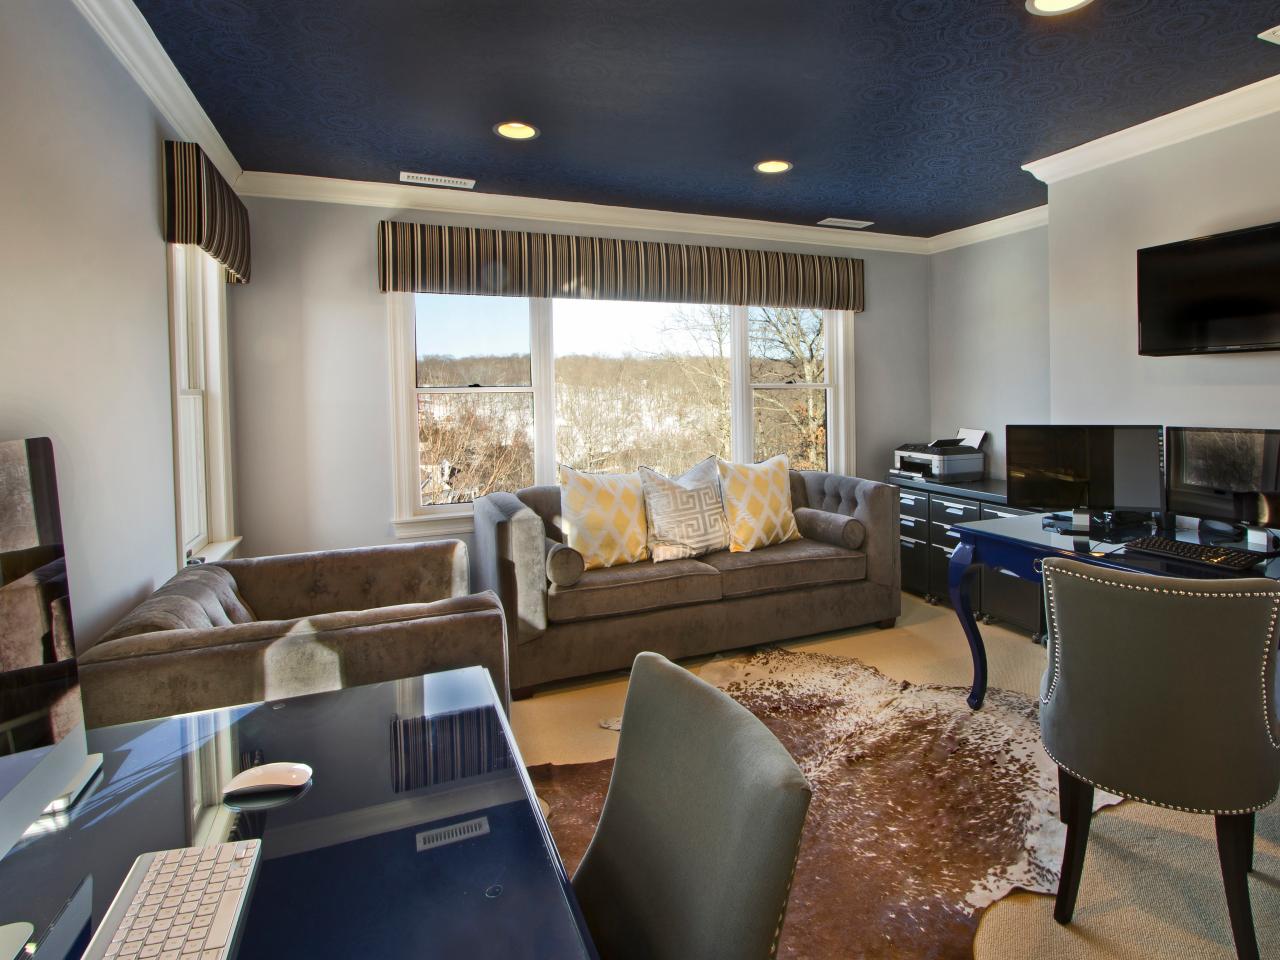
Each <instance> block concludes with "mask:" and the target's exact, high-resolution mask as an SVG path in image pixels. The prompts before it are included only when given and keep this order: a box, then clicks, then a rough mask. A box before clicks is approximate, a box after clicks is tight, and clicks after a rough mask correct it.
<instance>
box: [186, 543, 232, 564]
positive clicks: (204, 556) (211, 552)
mask: <svg viewBox="0 0 1280 960" xmlns="http://www.w3.org/2000/svg"><path fill="white" fill-rule="evenodd" d="M243 539H244V538H243V537H232V538H231V539H230V540H219V541H217V542H216V543H206V544H205V545H204V546H203V547H201V548H200V549H199V550H195V551H192V553H191V558H192V559H193V560H194V559H196V558H197V557H198V558H199V559H200V560H201V562H203V563H217V562H218V561H219V560H230V559H231V558H233V557H234V556H235V555H236V550H237V548H239V546H240V541H241V540H243Z"/></svg>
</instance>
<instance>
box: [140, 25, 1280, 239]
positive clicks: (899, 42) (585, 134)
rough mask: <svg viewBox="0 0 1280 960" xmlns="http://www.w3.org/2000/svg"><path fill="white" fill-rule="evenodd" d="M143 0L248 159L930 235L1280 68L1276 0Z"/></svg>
mask: <svg viewBox="0 0 1280 960" xmlns="http://www.w3.org/2000/svg"><path fill="white" fill-rule="evenodd" d="M137 4H138V7H139V9H140V10H141V11H142V13H143V14H144V15H145V16H146V18H147V20H148V21H149V22H150V24H151V26H152V28H153V29H154V30H155V32H156V34H157V36H158V37H159V38H160V41H161V43H162V44H163V45H164V47H165V49H166V50H167V51H168V53H169V55H170V57H171V58H172V59H173V62H174V63H175V64H176V65H177V67H178V69H179V70H180V71H181V72H182V75H183V76H184V77H185V78H186V80H187V83H188V84H190V86H191V89H192V90H193V91H194V92H195V94H196V96H197V97H198V98H199V100H200V103H201V104H202V105H203V106H204V108H205V110H206V111H207V112H208V114H209V116H210V117H211V118H212V120H213V122H214V123H215V125H216V126H217V127H218V130H219V131H220V132H221V133H222V135H223V137H224V138H225V139H226V141H227V144H228V145H229V146H230V147H231V150H232V151H233V152H234V153H235V155H236V158H237V159H238V160H239V161H240V163H241V165H242V166H243V167H244V168H245V169H246V170H266V171H278V172H284V173H299V174H311V175H315V176H323V177H343V178H350V179H355V180H377V181H395V180H397V179H398V174H399V171H400V170H416V171H422V172H427V173H441V174H448V175H453V176H462V177H473V178H475V179H476V180H477V181H478V182H477V186H476V189H477V190H480V191H487V192H491V193H501V194H515V195H519V196H530V197H549V198H553V199H559V200H583V201H589V202H593V203H606V204H618V205H624V206H632V207H647V208H652V209H658V210H674V211H681V212H687V213H705V214H718V215H722V216H732V217H749V218H754V219H760V220H774V221H781V222H789V223H804V224H812V223H815V222H817V221H818V220H821V219H822V218H823V217H831V216H835V217H848V218H854V219H860V220H874V221H875V222H876V223H875V226H874V227H873V228H872V229H873V230H876V231H882V232H886V233H900V234H909V235H916V236H929V235H933V234H936V233H940V232H943V231H946V230H951V229H955V228H957V227H963V226H967V225H969V224H973V223H979V222H981V221H984V220H990V219H992V218H994V217H999V216H1003V215H1005V214H1009V213H1014V212H1016V211H1018V210H1024V209H1027V208H1029V207H1033V206H1037V205H1039V204H1042V203H1044V202H1045V188H1044V186H1043V185H1042V184H1041V183H1039V182H1038V181H1036V180H1035V179H1033V178H1032V177H1031V176H1030V175H1029V174H1026V173H1024V172H1022V171H1021V170H1020V169H1019V165H1020V164H1022V163H1025V162H1027V161H1029V160H1035V159H1038V158H1040V157H1043V156H1046V155H1048V154H1052V153H1056V152H1057V151H1059V150H1063V149H1065V148H1067V147H1071V146H1074V145H1076V144H1079V143H1083V142H1085V141H1087V140H1092V139H1094V138H1096V137H1099V136H1102V135H1103V134H1106V133H1111V132H1113V131H1115V130H1119V129H1122V128H1124V127H1128V126H1131V125H1132V124H1135V123H1138V122H1141V121H1143V120H1147V119H1150V118H1151V117H1155V116H1159V115H1160V114H1164V113H1168V112H1169V111H1171V110H1176V109H1178V108H1180V107H1185V106H1187V105H1188V104H1191V103H1195V102H1197V101H1200V100H1204V99H1206V98H1208V97H1212V96H1215V95H1217V94H1220V93H1224V92H1226V91H1228V90H1232V89H1234V88H1236V87H1240V86H1243V85H1245V84H1247V83H1251V82H1253V81H1256V80H1260V79H1262V78H1264V77H1267V76H1270V75H1272V74H1274V73H1277V72H1280V47H1277V46H1275V45H1273V44H1268V43H1264V42H1263V41H1261V40H1258V39H1257V37H1256V35H1257V34H1258V33H1259V32H1260V31H1262V30H1264V29H1267V28H1269V27H1273V26H1275V25H1276V24H1277V23H1278V22H1280V4H1278V3H1277V2H1276V0H1094V2H1093V3H1092V4H1091V5H1090V6H1088V7H1085V8H1084V9H1083V10H1079V11H1076V12H1075V13H1072V14H1068V15H1066V16H1063V17H1055V18H1047V17H1035V16H1031V15H1030V14H1028V13H1027V11H1026V9H1025V8H1024V5H1023V0H767V2H764V0H359V2H354V0H137ZM506 119H521V120H527V121H528V122H531V123H534V124H536V125H538V126H539V127H541V129H542V131H543V134H542V137H541V138H540V139H538V140H535V141H531V142H526V143H512V142H507V141H503V140H499V139H498V138H497V137H495V136H494V134H493V133H492V130H491V128H492V126H493V125H494V124H495V123H497V122H498V121H501V120H506ZM768 157H782V158H785V159H788V160H791V161H793V162H794V163H795V170H794V171H792V172H791V173H789V174H786V175H783V176H778V177H766V176H764V175H761V174H757V173H755V172H754V171H753V170H752V169H751V165H752V164H753V163H754V162H755V161H757V160H760V159H764V158H768Z"/></svg>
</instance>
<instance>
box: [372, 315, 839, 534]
mask: <svg viewBox="0 0 1280 960" xmlns="http://www.w3.org/2000/svg"><path fill="white" fill-rule="evenodd" d="M391 301H392V304H391V323H392V359H393V365H394V368H395V369H394V377H393V399H394V403H395V411H396V430H397V460H398V463H399V466H398V470H399V471H400V474H401V478H402V479H401V480H400V481H398V484H397V530H398V532H400V533H401V534H402V535H405V536H413V535H418V534H421V533H426V532H446V531H445V530H444V529H443V528H439V527H437V528H431V529H430V530H428V528H426V527H422V526H421V525H417V526H415V522H416V521H417V520H418V519H421V518H424V517H452V518H456V519H458V520H459V521H460V522H459V524H458V526H457V527H456V528H454V529H455V532H456V531H460V530H463V529H465V523H463V522H461V521H463V520H465V518H467V517H468V515H469V507H463V506H456V507H450V505H464V504H467V503H468V502H469V501H472V500H474V499H475V498H477V497H480V496H483V495H484V494H486V493H490V492H493V491H496V490H516V489H519V488H520V487H525V486H529V485H531V484H534V483H555V482H556V464H557V463H564V464H567V465H569V466H572V467H576V468H578V469H581V470H588V471H596V472H616V471H631V470H634V469H636V467H638V466H641V465H644V466H648V467H652V468H653V469H655V470H659V471H661V472H663V473H666V474H670V475H674V474H678V473H681V472H683V471H684V470H687V469H688V468H689V467H690V466H692V465H693V464H695V463H697V462H698V461H699V460H702V459H703V458H705V457H708V456H712V455H715V456H720V457H724V458H726V459H733V460H739V461H742V460H760V459H764V458H766V457H770V456H773V455H775V454H779V453H786V454H788V455H789V457H790V458H791V462H792V464H793V465H794V466H795V467H797V468H799V469H827V468H828V466H829V465H831V466H832V467H833V468H835V469H842V468H845V466H844V465H845V464H846V463H847V462H848V461H849V460H850V459H851V447H850V443H849V441H848V440H846V439H845V438H844V436H843V434H844V429H843V424H847V423H849V422H850V420H849V418H847V417H844V418H842V417H841V416H840V412H841V411H842V410H847V409H849V408H851V397H850V396H849V393H850V391H849V389H848V388H849V385H848V384H847V383H842V382H841V380H842V378H841V377H840V376H839V372H840V371H842V370H845V369H850V368H851V366H852V362H851V351H850V357H849V358H845V357H844V354H843V350H844V347H843V346H842V345H843V344H849V343H851V338H850V335H849V333H850V331H847V330H845V326H846V324H849V323H851V321H852V317H851V315H844V314H841V313H839V312H836V311H823V310H804V309H793V308H774V307H727V306H714V305H702V304H667V303H636V302H630V301H609V300H560V299H556V300H530V299H523V298H518V297H482V296H449V295H442V294H416V295H407V294H406V295H394V294H393V295H391ZM844 379H847V378H844ZM402 448H403V449H402Z"/></svg>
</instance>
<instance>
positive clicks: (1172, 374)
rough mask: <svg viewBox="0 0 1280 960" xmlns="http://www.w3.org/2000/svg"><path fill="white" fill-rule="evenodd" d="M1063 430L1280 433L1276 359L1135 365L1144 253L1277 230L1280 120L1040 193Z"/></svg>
mask: <svg viewBox="0 0 1280 960" xmlns="http://www.w3.org/2000/svg"><path fill="white" fill-rule="evenodd" d="M1049 211H1050V213H1049V306H1050V317H1051V324H1050V341H1049V358H1050V367H1051V383H1052V391H1051V412H1052V415H1053V419H1054V420H1055V421H1057V422H1060V423H1070V422H1082V423H1089V422H1102V423H1109V422H1121V423H1146V422H1150V423H1165V424H1186V425H1210V426H1266V427H1280V412H1278V411H1277V404H1278V403H1280V353H1258V354H1251V355H1250V354H1242V355H1237V356H1221V355H1220V356H1199V357H1140V356H1138V321H1137V304H1138V296H1137V280H1136V270H1135V254H1136V252H1137V250H1138V249H1139V248H1141V247H1148V246H1152V245H1153V244H1160V243H1169V242H1171V241H1174V240H1185V239H1188V238H1191V237H1197V236H1202V235H1205V234H1211V233H1218V232H1221V231H1223V230H1233V229H1236V228H1239V227H1248V226H1253V225H1256V224H1262V223H1269V222H1273V221H1276V220H1280V113H1273V114H1271V115H1270V116H1267V117H1263V118H1260V119H1257V120H1253V121H1250V122H1248V123H1243V124H1239V125H1237V126H1234V127H1229V128H1227V129H1225V130H1220V131H1218V132H1216V133H1211V134H1207V135H1204V136H1201V137H1197V138H1195V139H1193V140H1188V141H1186V142H1185V143H1180V144H1176V145H1174V146H1171V147H1166V148H1164V149H1162V150H1158V151H1155V152H1153V153H1148V154H1144V155H1142V156H1140V157H1135V158H1133V159H1130V160H1125V161H1122V162H1120V163H1115V164H1112V165H1111V166H1108V167H1104V168H1102V169H1100V170H1095V171H1092V172H1090V173H1085V174H1081V175H1079V176H1077V177H1073V178H1071V179H1069V180H1064V181H1062V182H1060V183H1057V184H1054V185H1052V186H1051V187H1050V188H1049Z"/></svg>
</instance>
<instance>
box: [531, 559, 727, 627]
mask: <svg viewBox="0 0 1280 960" xmlns="http://www.w3.org/2000/svg"><path fill="white" fill-rule="evenodd" d="M719 599H720V574H719V573H717V572H716V571H715V570H714V569H712V568H711V567H709V566H707V565H706V564H705V563H700V562H698V561H697V560H668V561H666V562H665V563H654V562H652V561H651V560H645V561H642V562H640V563H628V564H622V565H620V566H616V567H605V568H604V569H600V570H588V571H586V573H584V574H583V575H582V579H581V580H579V581H578V582H577V583H575V584H574V585H573V586H571V587H561V586H557V585H553V586H552V587H551V589H550V591H549V592H548V594H547V618H548V619H550V620H552V621H558V622H560V623H566V622H569V621H572V620H588V619H590V618H592V617H610V616H616V615H618V614H623V613H641V612H643V611H646V610H661V609H663V608H664V607H679V606H684V605H686V604H690V603H704V602H706V601H709V600H719Z"/></svg>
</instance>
